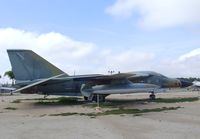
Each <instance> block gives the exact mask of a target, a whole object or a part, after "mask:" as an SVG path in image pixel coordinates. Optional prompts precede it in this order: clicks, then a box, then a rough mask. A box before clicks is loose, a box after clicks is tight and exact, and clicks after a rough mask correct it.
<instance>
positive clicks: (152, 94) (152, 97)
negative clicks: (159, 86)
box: [149, 92, 156, 100]
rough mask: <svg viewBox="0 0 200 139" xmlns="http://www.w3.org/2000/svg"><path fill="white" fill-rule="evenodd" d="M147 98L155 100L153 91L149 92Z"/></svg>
mask: <svg viewBox="0 0 200 139" xmlns="http://www.w3.org/2000/svg"><path fill="white" fill-rule="evenodd" d="M149 99H150V100H155V99H156V95H155V93H154V92H151V94H150V95H149Z"/></svg>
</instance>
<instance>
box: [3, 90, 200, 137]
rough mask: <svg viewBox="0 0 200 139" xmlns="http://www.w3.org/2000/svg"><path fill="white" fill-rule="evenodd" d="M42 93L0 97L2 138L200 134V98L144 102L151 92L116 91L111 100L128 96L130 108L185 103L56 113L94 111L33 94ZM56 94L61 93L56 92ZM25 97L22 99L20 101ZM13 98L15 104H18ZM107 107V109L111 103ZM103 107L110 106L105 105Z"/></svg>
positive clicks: (173, 93)
mask: <svg viewBox="0 0 200 139" xmlns="http://www.w3.org/2000/svg"><path fill="white" fill-rule="evenodd" d="M199 96H200V93H199V92H189V91H182V90H173V91H169V92H166V93H163V94H157V97H158V98H174V97H199ZM42 97H43V96H40V95H33V94H32V95H30V94H29V95H25V94H15V95H12V96H9V95H1V96H0V138H2V139H28V138H29V139H44V138H48V139H66V138H69V139H88V138H92V139H133V138H134V139H169V138H170V139H199V138H200V101H199V100H198V101H194V102H180V103H156V102H138V103H131V100H135V99H144V98H148V94H129V95H111V96H109V97H108V98H107V100H109V101H112V100H123V101H128V102H129V103H126V105H127V106H126V107H127V108H137V109H152V108H162V107H181V108H179V109H177V110H170V111H162V112H149V113H144V114H142V115H139V116H134V115H132V114H121V115H103V116H97V117H95V118H91V117H89V116H81V115H70V116H50V115H51V114H59V113H64V112H78V113H91V112H96V111H97V110H96V109H95V108H94V107H87V106H83V105H81V104H80V105H42V104H40V105H39V104H37V103H36V100H26V99H31V98H34V99H35V98H42ZM51 97H55V96H50V98H51ZM18 99H21V101H20V102H17V101H16V100H18ZM13 101H14V102H15V103H13ZM105 109H106V108H105ZM101 110H104V108H102V109H101Z"/></svg>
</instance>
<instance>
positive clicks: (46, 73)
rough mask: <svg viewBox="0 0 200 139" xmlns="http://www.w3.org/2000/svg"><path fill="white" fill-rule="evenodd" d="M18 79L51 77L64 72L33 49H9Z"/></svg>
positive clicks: (13, 68)
mask: <svg viewBox="0 0 200 139" xmlns="http://www.w3.org/2000/svg"><path fill="white" fill-rule="evenodd" d="M7 52H8V56H9V59H10V63H11V66H12V71H13V73H14V75H15V79H16V80H35V79H43V78H49V77H52V76H56V75H59V74H62V73H64V72H63V71H62V70H60V69H59V68H57V67H56V66H54V65H53V64H51V63H49V62H48V61H47V60H45V59H44V58H42V57H40V56H39V55H37V54H36V53H34V52H33V51H31V50H13V49H10V50H7Z"/></svg>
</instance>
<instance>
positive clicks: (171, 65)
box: [0, 28, 200, 77]
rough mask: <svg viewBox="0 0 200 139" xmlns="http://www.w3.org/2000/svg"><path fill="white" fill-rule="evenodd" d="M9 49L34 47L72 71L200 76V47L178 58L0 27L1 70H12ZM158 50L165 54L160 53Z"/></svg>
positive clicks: (53, 34)
mask: <svg viewBox="0 0 200 139" xmlns="http://www.w3.org/2000/svg"><path fill="white" fill-rule="evenodd" d="M6 49H31V50H33V51H35V52H36V53H38V54H39V55H41V56H42V57H44V58H45V59H47V60H48V61H50V62H51V63H53V64H55V65H56V66H58V67H60V68H61V69H62V70H64V71H65V72H67V73H69V74H73V72H74V70H75V71H76V74H89V73H107V71H108V70H115V71H116V72H117V71H121V72H128V71H136V70H155V71H157V72H160V73H163V74H165V75H169V76H172V77H177V76H179V77H180V76H188V77H189V76H198V77H200V70H199V69H200V63H199V61H200V48H199V49H195V50H193V51H191V52H188V53H187V54H184V55H182V56H180V57H177V58H176V59H167V58H165V57H163V58H161V59H160V58H159V57H158V53H157V52H156V51H155V52H154V51H151V52H150V51H149V49H143V50H141V51H140V50H135V49H128V48H124V49H123V48H121V49H117V48H116V49H114V48H113V47H112V48H101V47H99V46H97V45H95V44H94V43H88V42H80V41H77V40H74V39H71V38H70V37H68V36H66V35H63V34H60V33H56V32H50V33H45V34H39V33H34V32H28V31H23V30H19V29H14V28H5V29H3V28H2V29H0V55H1V58H0V63H1V66H0V73H1V75H2V74H3V73H4V72H5V71H6V70H10V63H9V59H8V56H7V53H6ZM159 53H164V52H160V51H159Z"/></svg>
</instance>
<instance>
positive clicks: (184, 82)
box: [180, 80, 193, 87]
mask: <svg viewBox="0 0 200 139" xmlns="http://www.w3.org/2000/svg"><path fill="white" fill-rule="evenodd" d="M180 82H181V87H188V86H191V85H193V83H192V82H189V81H185V80H180Z"/></svg>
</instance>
